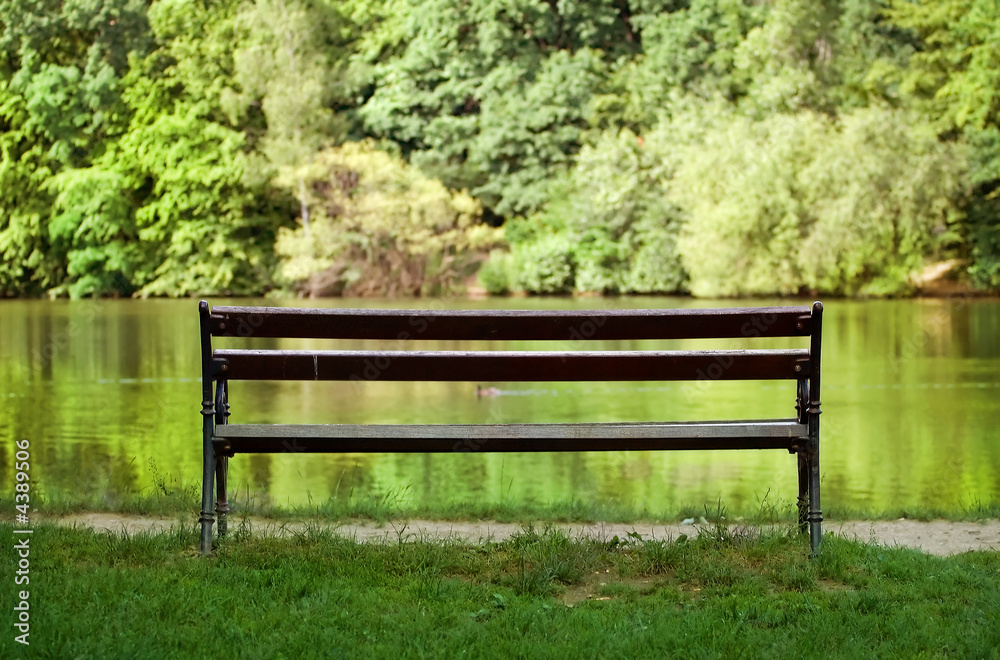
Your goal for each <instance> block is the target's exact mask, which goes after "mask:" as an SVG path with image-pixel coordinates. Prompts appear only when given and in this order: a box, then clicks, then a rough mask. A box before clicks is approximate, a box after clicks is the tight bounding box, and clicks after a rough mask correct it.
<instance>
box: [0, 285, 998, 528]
mask: <svg viewBox="0 0 1000 660" xmlns="http://www.w3.org/2000/svg"><path fill="white" fill-rule="evenodd" d="M211 302H212V303H213V304H268V305H274V304H286V305H319V306H324V305H325V306H331V307H333V306H340V307H366V306H372V307H374V306H378V307H393V306H400V307H421V306H436V307H442V306H443V307H448V308H473V307H476V308H478V307H500V308H536V309H538V308H551V309H571V308H578V309H586V308H621V307H630V308H632V307H656V308H659V307H690V306H698V307H708V306H757V305H761V306H763V305H770V304H807V303H808V302H810V301H794V302H790V301H769V300H755V301H752V302H746V301H743V302H735V301H721V302H720V301H704V300H691V299H685V298H642V297H635V298H607V299H604V298H583V299H570V298H518V299H490V300H484V301H474V300H464V299H454V300H451V299H446V300H443V301H433V300H423V301H421V300H416V301H398V300H395V301H381V300H380V301H372V300H344V299H331V300H323V301H308V302H305V301H283V302H279V303H275V302H273V301H262V300H241V301H239V302H234V301H232V300H223V299H217V300H212V301H211ZM825 303H826V311H825V323H824V337H823V338H824V346H823V368H824V379H823V393H822V394H823V396H822V400H823V411H824V414H823V417H822V431H821V438H822V444H821V446H822V462H821V468H822V479H823V481H822V487H823V504H824V509H828V508H830V507H831V506H834V507H840V506H844V507H852V508H856V507H863V508H874V509H895V508H906V507H932V508H938V509H951V510H955V509H963V508H967V507H970V506H975V505H976V504H977V503H983V504H988V503H994V502H998V501H1000V431H998V428H1000V406H998V400H1000V301H997V300H995V299H974V298H955V299H951V300H905V301H898V300H888V301H841V300H828V301H825ZM257 341H258V344H256V345H255V347H265V346H275V347H277V346H280V347H283V348H291V347H308V346H317V345H320V342H313V343H310V342H309V341H305V340H257ZM770 341H771V343H770V344H768V346H774V347H779V346H789V347H794V346H801V345H802V343H801V340H796V339H785V340H770ZM557 343H558V342H557ZM324 345H325V346H329V345H330V343H329V342H327V344H324ZM340 345H341V346H343V345H344V344H343V343H341V344H340ZM350 345H352V346H360V345H361V344H360V343H358V342H354V343H352V344H350ZM377 345H378V343H375V342H372V343H371V346H377ZM708 345H711V346H714V347H717V348H739V347H741V344H739V343H738V342H734V341H733V340H721V341H716V342H709V341H705V340H701V341H698V342H694V341H690V342H681V341H678V342H633V343H632V344H630V345H629V347H630V348H652V347H659V348H669V349H673V348H689V347H704V346H708ZM413 347H414V348H430V349H433V348H446V347H447V348H453V346H452V345H449V344H445V343H442V342H424V343H423V344H420V345H417V344H414V346H413ZM489 347H491V348H500V347H502V346H501V344H499V343H492V344H489ZM504 347H507V348H525V347H531V345H530V344H527V343H525V342H510V343H508V344H506V345H504ZM549 347H550V348H559V346H552V344H551V343H550V344H549ZM598 347H599V346H595V348H598ZM758 347H760V346H759V345H758ZM198 350H199V349H198V318H197V301H195V300H92V301H78V302H70V301H41V300H28V301H22V300H8V301H0V403H2V404H3V413H2V415H0V440H2V442H0V483H3V484H5V486H4V489H5V490H4V493H5V494H4V495H3V498H4V499H6V498H7V497H8V493H10V492H11V491H10V490H8V489H10V488H12V485H11V484H12V480H13V473H14V470H13V464H14V441H15V440H16V439H21V438H27V439H29V440H30V442H31V448H32V465H31V474H32V480H33V483H34V488H35V489H36V491H38V490H40V491H43V492H46V493H49V494H85V493H101V494H107V495H108V496H109V497H112V498H113V497H114V496H116V495H118V494H121V493H127V492H138V491H143V490H146V491H148V490H151V489H154V488H157V487H159V486H158V484H159V485H162V486H163V487H165V488H167V489H174V488H178V487H180V486H181V485H182V484H192V483H195V482H198V481H199V480H200V473H201V466H200V461H201V415H200V414H199V412H200V409H201V387H200V383H199V380H198V376H199V369H200V366H199V353H198ZM484 385H489V386H492V387H496V388H498V389H499V390H500V394H499V395H498V396H493V397H484V398H477V397H476V395H475V387H476V383H429V384H427V383H418V384H408V383H364V384H362V385H359V384H357V383H353V384H352V383H312V382H310V383H280V384H279V383H235V384H233V386H232V390H233V392H232V400H233V411H232V413H233V416H232V418H231V421H232V422H233V423H242V422H286V423H290V422H300V423H336V422H365V421H371V422H376V421H377V422H385V423H419V422H441V423H445V422H448V423H463V422H464V423H477V422H485V421H493V422H546V421H616V420H636V421H647V420H688V419H690V420H694V419H721V418H728V417H769V416H774V417H788V416H790V414H791V411H792V410H793V407H792V406H793V405H794V396H795V394H794V386H793V384H792V383H785V382H779V383H762V382H749V383H727V382H720V383H711V384H709V385H708V387H706V388H705V390H704V392H702V393H701V394H702V395H703V396H698V397H692V396H691V395H690V389H687V390H685V389H684V385H683V384H681V383H611V384H601V383H595V384H587V383H554V384H524V383H484ZM230 479H231V483H232V485H233V486H234V487H235V489H237V490H238V492H239V497H240V498H245V497H247V496H251V497H253V498H255V499H256V500H257V501H258V502H271V503H274V504H279V505H289V504H291V505H295V504H305V503H309V502H312V503H319V502H323V501H326V500H327V499H328V498H330V497H339V498H345V497H353V498H359V497H376V498H379V497H390V498H393V500H394V501H398V502H399V503H400V504H406V503H424V504H429V505H437V504H445V503H448V502H453V501H468V500H477V501H484V502H501V501H504V502H525V501H531V502H537V503H547V502H554V501H560V500H568V499H573V498H576V499H579V500H582V501H584V502H593V503H604V502H612V501H613V502H618V503H621V504H623V505H627V506H630V507H645V508H646V509H648V510H650V511H654V512H659V511H662V512H666V513H669V512H671V511H676V510H677V509H678V508H679V507H682V506H692V505H693V506H697V507H702V506H704V505H708V506H709V507H710V508H714V507H715V504H716V502H720V501H721V503H722V504H723V505H724V506H727V507H729V508H731V509H738V510H747V509H752V508H754V507H755V506H756V503H759V502H760V501H761V500H762V499H763V498H765V497H766V498H767V502H769V503H770V504H774V505H777V506H784V505H790V503H791V502H792V501H793V500H794V498H795V494H796V479H795V461H794V457H792V456H790V455H788V454H787V453H786V452H783V451H774V450H769V451H739V452H735V451H734V452H725V451H713V452H607V453H602V452H590V453H572V454H434V455H411V454H400V455H378V454H376V455H368V454H349V455H311V456H302V455H298V456H296V455H292V454H277V455H256V456H238V457H236V458H235V459H234V460H233V461H232V463H231V471H230ZM197 506H198V502H196V501H194V502H192V508H195V507H197Z"/></svg>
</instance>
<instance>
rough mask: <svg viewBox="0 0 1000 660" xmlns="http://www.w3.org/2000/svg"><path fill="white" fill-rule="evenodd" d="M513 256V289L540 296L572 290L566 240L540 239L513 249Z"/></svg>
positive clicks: (555, 237) (570, 251)
mask: <svg viewBox="0 0 1000 660" xmlns="http://www.w3.org/2000/svg"><path fill="white" fill-rule="evenodd" d="M513 254H514V286H515V288H517V289H520V290H522V291H527V292H529V293H541V294H557V293H569V292H570V291H572V290H573V246H572V244H571V243H570V241H569V240H568V238H567V237H566V236H563V235H554V234H553V235H548V236H542V237H540V238H539V239H537V240H536V241H535V242H533V243H528V244H526V245H520V246H515V249H514V252H513Z"/></svg>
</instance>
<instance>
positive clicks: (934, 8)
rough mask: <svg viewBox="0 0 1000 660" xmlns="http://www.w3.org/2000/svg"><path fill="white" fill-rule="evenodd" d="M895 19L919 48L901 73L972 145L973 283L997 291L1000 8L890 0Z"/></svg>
mask: <svg viewBox="0 0 1000 660" xmlns="http://www.w3.org/2000/svg"><path fill="white" fill-rule="evenodd" d="M889 15H890V17H891V19H892V21H893V22H894V23H896V24H897V25H899V26H900V27H903V28H908V29H910V30H913V31H914V32H915V33H916V34H917V35H918V36H919V38H920V40H921V47H920V49H919V51H918V52H916V53H915V54H914V55H913V57H912V58H911V59H910V62H909V63H908V67H907V68H906V69H904V70H902V71H901V72H899V77H900V78H901V80H902V86H903V90H904V92H906V93H908V94H910V95H911V96H912V97H914V98H916V99H918V100H919V101H921V102H922V104H923V106H924V110H925V112H926V113H927V116H928V117H930V118H931V119H932V120H933V121H935V123H936V124H937V126H938V127H939V129H940V130H942V131H949V130H951V131H955V132H961V133H963V134H964V135H965V136H966V138H967V140H968V141H969V143H970V144H971V145H972V147H973V155H972V164H973V167H972V170H971V172H970V179H971V181H972V183H973V185H974V186H975V188H974V190H973V194H972V195H971V197H970V198H969V199H968V202H967V207H968V208H967V210H968V220H969V222H968V238H969V240H970V244H971V252H972V264H971V267H970V274H971V275H972V276H973V281H974V282H976V283H978V284H979V285H980V286H983V287H986V288H995V289H1000V197H998V195H1000V5H998V4H997V3H996V2H994V1H993V0H906V1H904V0H893V2H892V10H891V11H890V12H889Z"/></svg>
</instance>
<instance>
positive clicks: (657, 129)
mask: <svg viewBox="0 0 1000 660" xmlns="http://www.w3.org/2000/svg"><path fill="white" fill-rule="evenodd" d="M998 7H1000V5H997V3H996V2H994V0H820V1H811V0H774V1H773V2H757V1H753V0H631V1H628V0H598V1H595V2H580V1H576V0H573V1H564V2H551V1H548V0H462V1H461V2H459V1H458V0H430V1H424V0H348V1H346V2H341V3H331V2H319V1H316V0H221V1H219V2H212V3H204V2H198V1H196V0H158V1H157V2H153V3H151V2H148V1H147V0H60V1H59V2H54V3H51V2H50V3H41V2H37V0H0V189H2V190H3V195H2V196H0V255H2V259H0V295H3V296H11V295H41V294H44V293H49V294H50V295H70V296H85V295H129V294H139V295H190V294H192V293H195V292H202V293H209V292H213V293H232V294H237V293H245V294H249V293H262V292H264V291H266V290H267V289H268V288H270V287H271V286H272V285H273V283H274V282H273V277H272V273H274V271H275V268H276V263H277V261H278V258H279V257H278V256H277V255H276V254H275V239H276V236H277V231H278V228H279V227H282V226H286V227H290V226H292V225H293V224H294V223H295V219H296V215H297V216H298V219H299V220H300V222H301V224H302V225H303V227H304V228H305V231H306V232H308V231H311V230H312V227H311V224H312V223H311V221H312V220H313V216H314V215H317V214H318V216H320V218H326V219H327V220H331V219H332V217H333V215H331V214H330V213H329V210H328V209H326V208H324V204H325V201H324V200H325V195H326V193H324V192H321V191H317V190H316V189H314V188H313V184H314V183H315V182H316V181H318V180H319V178H322V174H317V171H316V170H315V167H316V166H317V163H319V162H320V161H322V157H319V156H318V154H320V153H327V152H326V151H323V150H324V149H329V148H332V147H334V146H336V145H338V144H342V143H344V142H345V141H347V140H351V141H353V142H361V141H364V140H366V139H372V138H374V139H378V140H381V141H382V142H381V145H382V147H384V150H386V151H392V152H396V153H400V154H401V155H402V157H403V159H405V161H406V162H408V163H411V164H413V165H414V166H416V167H417V168H418V169H420V170H421V171H423V172H424V173H425V175H426V176H428V177H433V178H435V179H438V180H440V181H441V182H442V183H443V184H444V186H445V188H447V189H453V190H468V191H469V194H471V195H473V196H474V197H475V198H477V200H478V201H479V202H480V203H481V204H482V205H483V206H484V207H485V208H486V209H487V211H488V213H487V218H489V219H490V221H491V222H493V221H495V220H507V226H506V237H507V241H508V247H509V254H510V256H509V257H506V258H499V256H498V258H496V259H495V260H494V261H493V262H492V264H491V265H487V267H486V270H485V271H484V273H483V278H482V279H483V281H484V283H488V288H489V289H490V290H496V291H504V290H508V289H510V288H518V287H526V288H527V289H528V290H538V291H543V290H544V291H570V290H576V291H600V292H606V293H613V292H619V293H659V292H679V291H685V290H687V289H688V287H689V284H688V271H689V270H690V273H691V276H692V278H693V279H692V280H691V285H690V286H691V287H692V290H693V291H694V292H695V293H698V294H704V293H707V292H715V293H727V294H728V295H739V294H743V293H751V292H756V293H765V292H771V293H778V292H781V293H794V292H798V291H801V290H803V289H817V290H823V291H828V292H833V293H843V294H847V295H850V294H858V293H867V294H875V293H881V294H893V295H895V294H899V293H904V292H905V291H906V290H907V284H906V282H907V279H908V277H909V273H910V271H911V270H912V269H914V268H917V267H919V266H920V261H921V260H922V259H923V258H925V257H936V256H947V257H958V258H964V259H966V260H967V261H968V263H969V271H968V273H969V276H970V277H971V279H972V281H973V283H975V284H977V285H978V286H981V287H983V288H997V287H1000V266H998V265H997V264H998V263H1000V222H998V220H997V217H998V214H997V212H996V211H997V195H998V192H997V191H1000V183H998V182H1000V139H998V138H997V135H998V131H1000V91H998V90H1000V73H998V72H1000V46H998V44H1000V27H998V26H1000V8H998ZM887 107H888V108H895V109H896V110H897V111H898V114H893V113H890V112H889V111H888V110H884V109H883V108H887ZM697 113H707V117H701V118H699V117H698V115H697ZM879 118H881V119H879ZM716 119H718V121H719V123H717V124H715V125H713V124H712V123H711V122H712V121H715V120H716ZM881 120H884V121H888V122H889V124H888V126H889V128H888V129H887V130H885V131H878V130H877V121H881ZM928 127H933V129H934V130H935V131H937V132H938V137H937V140H940V141H942V142H945V143H949V144H951V146H949V147H939V145H937V144H936V143H935V142H936V140H935V137H934V136H933V135H932V133H931V130H930V128H928ZM795 140H802V141H803V142H802V144H796V143H795ZM908 140H912V143H910V142H908ZM640 143H642V144H640ZM643 145H644V146H643ZM911 146H912V148H911ZM758 153H761V154H768V157H767V158H766V159H764V160H761V159H759V158H757V157H756V156H755V154H758ZM819 153H822V154H824V155H823V156H822V158H821V157H820V156H818V155H817V154H819ZM966 159H967V161H968V165H967V166H966V165H964V164H963V163H962V161H963V160H966ZM850 164H854V167H851V166H850ZM907 168H908V170H907ZM904 171H909V176H910V179H911V181H913V182H919V183H921V184H922V182H924V181H930V182H932V183H933V184H934V185H931V186H928V187H922V188H921V187H917V186H916V184H913V185H911V187H910V192H907V187H906V185H904V183H903V182H904V179H905V176H904ZM963 171H967V178H966V179H965V181H964V182H963V181H960V180H959V176H960V174H961V173H962V172H963ZM719 172H726V173H728V175H729V176H728V178H727V179H725V180H722V181H721V182H720V184H719V185H716V186H708V185H707V182H713V183H715V182H717V181H719V174H718V173H719ZM793 172H794V175H793ZM808 176H813V177H817V180H816V181H807V180H806V177H808ZM318 177H319V178H318ZM935 177H937V179H936V180H935ZM967 184H968V185H967ZM387 185H388V184H387ZM948 186H951V189H947V188H948ZM694 191H701V192H694ZM393 194H394V193H387V195H388V196H389V197H392V195H393ZM314 205H315V206H314ZM418 206H419V204H418ZM296 207H297V210H296ZM918 207H920V208H922V210H917V209H918ZM956 209H959V210H960V212H959V211H956ZM477 213H478V212H474V213H472V214H471V215H470V217H478V215H477ZM963 214H964V215H963ZM334 215H336V214H334ZM390 215H391V214H390ZM849 216H850V217H849ZM391 217H395V216H391ZM366 226H367V225H358V227H355V228H354V229H351V230H349V231H347V230H345V229H344V225H342V224H333V225H331V224H327V225H326V227H325V228H319V229H317V231H318V232H320V233H323V232H327V233H326V234H325V235H324V237H323V238H322V240H320V241H319V242H321V243H324V244H329V245H333V244H338V245H348V244H350V245H353V246H358V245H373V244H375V243H378V240H375V239H374V238H372V237H368V238H366V239H364V240H362V239H360V238H358V236H357V235H356V232H359V231H360V232H364V231H367V229H365V227H366ZM345 231H346V233H344V232H345ZM376 231H379V232H382V231H383V228H378V229H377V230H376ZM384 231H385V232H386V233H385V234H384V235H386V236H405V235H409V233H411V232H412V231H413V228H412V227H411V226H409V225H407V223H406V222H403V223H402V224H401V225H400V227H398V228H387V229H384ZM330 232H332V233H330ZM352 232H355V233H352ZM868 235H870V236H872V237H875V240H873V241H869V242H868V243H867V244H865V242H864V241H861V240H860V239H859V238H858V237H860V236H868ZM317 240H319V239H317ZM393 240H395V239H393ZM366 241H367V242H366ZM307 242H308V241H307ZM390 242H391V241H390ZM487 242H488V241H487ZM699 243H700V244H699ZM460 245H462V242H461V241H459V242H457V243H455V246H460ZM831 246H837V247H836V248H835V249H834V248H833V247H831ZM345 249H346V248H345ZM351 249H355V248H351ZM357 249H361V248H357ZM393 249H396V248H393ZM456 249H459V250H462V249H466V248H462V247H456ZM468 249H469V250H470V252H469V254H465V255H461V257H459V255H458V254H457V253H455V254H451V253H447V254H444V255H443V256H440V257H438V258H437V259H438V261H439V263H437V264H434V263H432V262H433V261H434V258H431V257H427V259H428V260H425V261H421V262H420V263H421V264H422V265H421V266H420V267H419V268H417V270H416V271H413V272H411V271H410V270H408V269H409V268H410V266H405V267H404V266H403V264H404V263H409V261H408V258H407V259H402V260H401V261H399V263H398V264H396V265H393V266H390V265H385V264H384V265H383V266H379V267H377V268H376V271H377V272H379V273H393V272H398V273H399V276H400V277H401V278H403V280H401V282H400V283H399V284H398V285H395V286H389V285H388V284H386V283H385V281H384V280H383V279H382V278H383V275H379V276H378V278H376V279H377V280H378V281H379V282H380V283H378V284H375V285H373V286H372V287H370V291H372V292H374V291H383V290H397V291H413V290H432V289H435V288H436V287H438V286H439V285H440V286H445V288H448V287H450V286H452V284H447V285H444V282H446V281H447V282H452V283H453V282H454V281H456V278H461V277H464V275H461V274H460V273H466V274H467V271H470V270H472V269H474V265H473V264H474V263H476V262H477V259H478V257H477V256H476V255H475V254H474V253H475V251H476V250H478V249H479V247H475V248H473V247H468ZM348 251H349V250H348ZM369 251H370V250H369ZM418 251H419V250H418ZM335 252H336V253H337V254H338V255H341V256H343V255H344V254H347V252H344V251H338V250H335ZM404 252H405V250H404ZM359 254H360V253H359ZM407 254H408V253H407ZM839 254H843V255H844V256H843V258H841V257H840V256H836V255H839ZM286 256H287V255H286ZM316 258H319V257H316ZM340 258H341V257H337V259H340ZM535 258H538V259H540V260H541V261H540V262H536V261H534V259H535ZM323 259H327V262H324V263H325V265H324V266H323V268H321V269H320V270H325V269H329V268H333V266H334V262H331V261H329V260H330V259H333V257H331V256H329V255H328V256H327V257H323ZM366 259H367V257H366ZM286 261H287V259H286ZM334 261H336V260H334ZM362 261H364V260H362ZM418 261H420V260H418ZM347 262H350V263H361V262H360V261H358V260H357V259H355V258H354V257H350V258H347ZM347 262H345V263H347ZM365 262H366V263H374V262H370V261H365ZM458 262H461V264H462V265H461V267H459V268H457V270H455V271H454V272H453V273H452V274H449V275H446V276H443V279H442V278H438V277H437V276H436V275H434V276H430V279H428V280H426V281H425V280H424V279H423V275H415V274H414V273H417V272H418V271H419V272H420V273H424V272H435V273H438V272H440V273H444V272H451V269H452V266H451V265H449V264H454V263H458ZM317 263H319V262H317ZM337 263H339V262H337ZM286 265H287V263H286ZM411 265H412V264H411ZM744 267H746V268H747V269H748V270H747V271H746V272H745V273H736V272H735V271H734V269H736V270H739V269H741V268H744ZM344 268H346V269H347V270H344V273H347V272H348V271H350V272H351V273H354V274H353V275H349V276H346V275H345V277H347V279H343V278H340V276H335V277H333V280H334V281H336V282H338V283H337V284H334V283H330V284H329V286H320V287H318V288H316V289H315V290H317V291H319V290H327V291H337V290H342V289H343V290H355V289H354V288H353V287H354V285H353V284H348V283H347V280H350V279H351V278H362V277H363V276H364V275H363V273H364V272H367V271H354V270H351V269H350V268H347V266H344ZM522 268H526V269H528V271H530V272H525V273H520V270H521V269H522ZM428 269H429V270H428ZM691 269H695V270H698V273H696V272H695V270H691ZM699 269H700V270H699ZM306 270H309V269H306ZM309 272H312V273H313V274H312V275H309V276H308V277H307V278H306V279H307V280H308V279H309V278H312V277H314V276H315V273H316V272H319V271H316V270H310V271H309ZM373 272H374V271H373ZM407 273H408V274H407ZM392 277H394V276H392ZM295 281H296V282H299V283H300V284H301V283H302V282H303V281H305V280H295ZM351 281H353V282H358V281H360V279H353V280H351ZM286 282H289V280H286Z"/></svg>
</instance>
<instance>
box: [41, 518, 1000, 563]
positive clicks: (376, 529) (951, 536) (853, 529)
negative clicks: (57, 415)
mask: <svg viewBox="0 0 1000 660" xmlns="http://www.w3.org/2000/svg"><path fill="white" fill-rule="evenodd" d="M49 520H50V521H52V522H56V523H58V524H61V525H68V526H83V527H90V528H93V529H95V530H98V531H121V530H124V531H126V532H127V533H129V534H134V533H136V532H141V531H164V530H168V529H170V528H171V527H173V526H175V525H176V524H177V521H176V520H174V519H168V518H154V517H141V516H127V515H119V514H112V513H84V514H76V515H72V516H64V517H60V518H50V519H49ZM240 522H241V518H239V517H238V516H233V517H231V518H230V523H229V528H230V530H235V529H236V528H238V526H239V525H240ZM313 524H314V525H320V526H324V527H329V528H330V529H333V530H335V531H336V532H337V533H338V534H340V535H342V536H346V537H349V538H355V539H358V540H360V541H368V540H383V539H389V540H393V541H395V540H397V539H400V538H402V539H404V540H415V539H425V538H432V539H433V538H457V539H462V540H464V541H471V542H478V541H483V540H494V541H500V540H503V539H506V538H508V537H510V536H511V535H512V534H515V533H517V532H519V531H521V530H522V529H523V528H524V525H523V524H522V523H498V522H482V521H475V522H461V521H434V520H407V521H391V522H387V523H384V524H380V523H375V522H370V521H365V522H346V523H325V522H321V523H313ZM541 524H544V523H540V524H539V526H540V525H541ZM250 525H251V529H252V530H253V532H254V533H259V534H268V535H291V534H296V533H301V532H302V531H304V530H305V529H306V527H307V523H304V522H298V521H296V522H287V523H283V522H280V521H276V520H270V519H264V518H251V519H250ZM555 526H556V527H558V528H560V529H563V530H565V531H566V532H567V534H569V535H570V536H572V537H578V536H590V537H597V538H608V539H610V538H612V537H614V536H618V537H619V538H626V536H627V535H628V534H629V533H631V532H635V533H638V534H640V535H642V537H643V538H657V539H672V538H677V537H678V536H680V535H681V534H687V535H688V536H690V535H692V534H694V533H697V532H696V530H697V526H696V525H694V526H693V525H652V524H648V523H641V524H632V523H596V524H588V523H558V524H556V525H555ZM823 530H824V532H830V531H832V532H834V533H835V534H837V535H839V536H845V537H847V538H851V539H857V540H861V541H875V542H877V543H880V544H883V545H886V546H903V547H909V548H917V549H920V550H923V551H924V552H926V553H929V554H932V555H940V556H946V555H954V554H958V553H962V552H968V551H970V550H994V551H997V550H1000V520H990V521H985V522H949V521H944V520H933V521H930V522H920V521H916V520H903V519H901V520H892V521H847V522H838V521H826V522H824V524H823Z"/></svg>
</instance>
